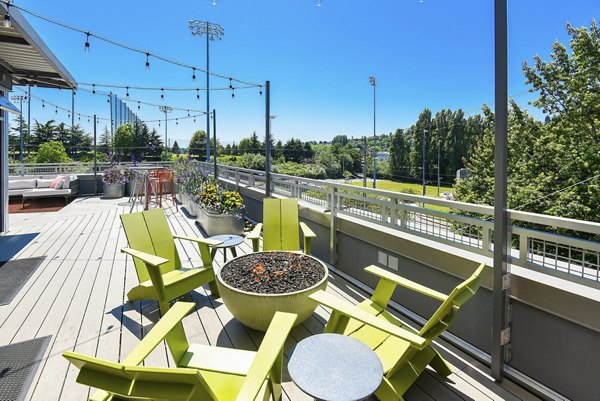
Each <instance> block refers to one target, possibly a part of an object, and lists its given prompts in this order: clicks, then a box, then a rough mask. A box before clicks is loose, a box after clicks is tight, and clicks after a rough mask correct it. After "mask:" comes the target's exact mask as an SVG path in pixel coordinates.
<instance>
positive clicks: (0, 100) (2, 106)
mask: <svg viewBox="0 0 600 401" xmlns="http://www.w3.org/2000/svg"><path fill="white" fill-rule="evenodd" d="M0 110H6V111H8V112H10V113H15V114H21V112H20V111H19V109H18V108H17V107H16V106H15V105H14V104H12V103H11V102H10V100H8V99H7V98H5V97H4V96H0Z"/></svg>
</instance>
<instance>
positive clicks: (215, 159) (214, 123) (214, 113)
mask: <svg viewBox="0 0 600 401" xmlns="http://www.w3.org/2000/svg"><path fill="white" fill-rule="evenodd" d="M212 117H213V142H214V145H213V148H214V150H215V151H214V156H213V159H214V160H213V162H214V165H215V181H216V180H218V179H219V173H218V171H217V111H216V110H215V109H213V111H212Z"/></svg>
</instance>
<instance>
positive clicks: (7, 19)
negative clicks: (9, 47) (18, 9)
mask: <svg viewBox="0 0 600 401" xmlns="http://www.w3.org/2000/svg"><path fill="white" fill-rule="evenodd" d="M11 26H12V21H11V20H10V3H6V14H4V27H5V28H10V27H11Z"/></svg>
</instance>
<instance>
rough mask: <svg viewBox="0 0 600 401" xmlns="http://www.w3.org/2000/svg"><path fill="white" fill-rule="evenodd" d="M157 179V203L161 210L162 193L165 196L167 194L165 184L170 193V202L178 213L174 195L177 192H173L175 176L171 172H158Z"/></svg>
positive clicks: (165, 170)
mask: <svg viewBox="0 0 600 401" xmlns="http://www.w3.org/2000/svg"><path fill="white" fill-rule="evenodd" d="M157 179H158V192H159V195H158V196H159V198H158V203H159V205H160V207H161V208H162V198H163V193H164V194H165V195H166V194H168V192H167V191H166V186H167V184H169V186H170V192H171V201H172V202H173V203H174V204H175V210H177V211H179V208H178V206H177V199H176V198H175V194H176V193H177V191H176V190H175V174H174V173H173V171H172V170H167V169H164V170H158V174H157Z"/></svg>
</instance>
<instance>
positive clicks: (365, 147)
mask: <svg viewBox="0 0 600 401" xmlns="http://www.w3.org/2000/svg"><path fill="white" fill-rule="evenodd" d="M363 145H364V149H363V187H365V188H366V187H367V137H366V136H363ZM365 196H366V194H365Z"/></svg>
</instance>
